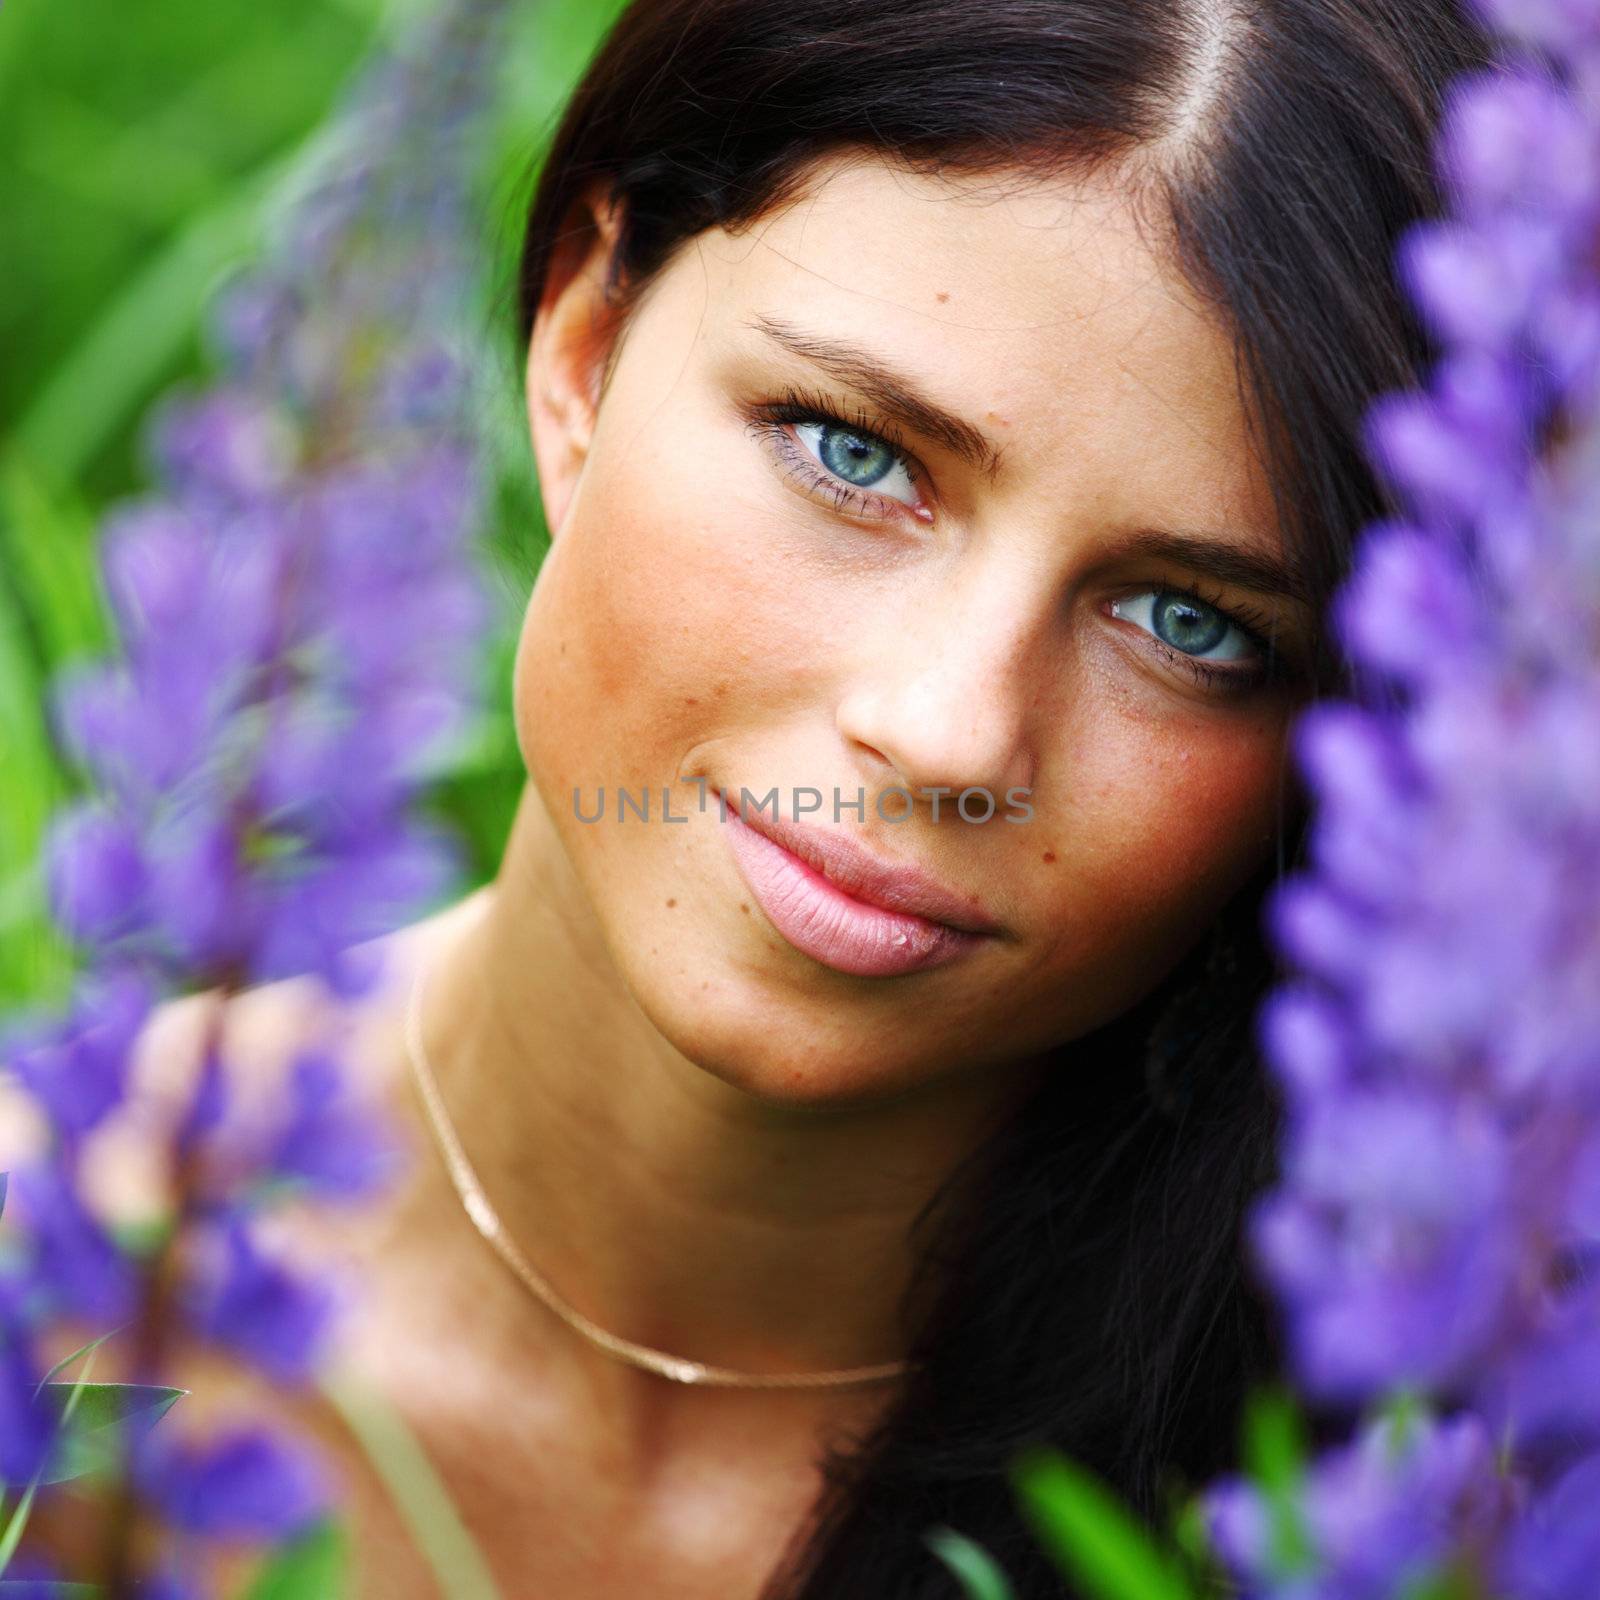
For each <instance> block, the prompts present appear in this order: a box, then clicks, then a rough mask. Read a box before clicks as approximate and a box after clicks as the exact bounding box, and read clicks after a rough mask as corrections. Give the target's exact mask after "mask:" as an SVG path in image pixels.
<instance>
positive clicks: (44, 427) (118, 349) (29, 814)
mask: <svg viewBox="0 0 1600 1600" xmlns="http://www.w3.org/2000/svg"><path fill="white" fill-rule="evenodd" d="M430 3H431V0H235V3H233V4H228V3H226V0H73V3H72V4H71V5H65V6H64V5H61V4H60V3H59V0H0V285H3V291H0V351H3V358H0V1012H4V1011H5V1010H7V1009H9V1008H10V1007H11V1005H12V1004H14V1003H15V1002H17V1001H19V1000H22V999H28V998H33V999H37V998H45V997H48V996H50V995H52V994H53V993H54V992H56V991H57V990H58V989H59V988H60V986H61V985H62V983H63V982H64V981H65V980H66V977H67V976H68V974H69V972H70V965H69V961H68V953H67V951H66V950H65V949H64V948H63V947H62V945H61V943H60V941H59V940H58V939H56V938H55V936H54V935H53V933H52V931H51V928H50V925H49V923H48V920H47V919H46V917H45V916H44V912H43V886H42V883H41V879H40V873H39V870H38V848H39V842H40V837H41V832H42V829H43V827H44V825H45V823H46V821H47V819H48V816H49V813H50V810H51V809H52V807H53V806H54V805H56V804H57V803H58V802H59V801H60V799H61V798H62V797H63V796H64V795H66V794H67V793H68V792H69V791H70V788H71V785H72V777H71V774H70V773H69V772H68V771H67V770H66V769H65V768H64V767H63V765H62V763H61V762H60V760H59V759H58V755H57V752H56V750H55V748H54V746H53V744H52V738H51V731H50V727H49V723H48V717H47V710H46V684H47V681H48V679H49V678H50V676H51V674H52V673H53V672H54V671H55V669H56V668H57V666H58V665H59V664H60V663H61V662H63V661H64V660H67V659H68V658H70V657H72V656H74V655H79V654H82V653H85V652H89V653H99V652H100V651H102V650H103V649H104V648H105V646H106V632H105V625H104V620H103V615H104V614H103V604H102V598H101V594H100V588H99V582H98V577H97V572H96V565H95V544H94V541H95V532H96V528H97V526H98V524H99V521H100V519H101V516H102V514H103V512H104V511H105V509H106V508H107V506H108V505H110V504H111V503H113V502H115V501H116V500H118V499H119V498H122V497H124V496H126V495H129V494H132V493H137V492H140V491H141V490H143V489H144V488H146V487H147V479H146V476H145V472H144V467H143V463H142V460H141V446H140V441H141V423H142V420H143V417H144V413H145V412H146V410H147V408H148V407H149V405H150V403H151V402H152V400H154V399H155V398H156V396H157V395H158V394H160V393H161V392H162V391H163V390H165V389H166V388H167V387H168V386H170V385H171V384H173V383H174V382H177V381H180V380H183V379H186V378H192V377H203V376H204V374H205V373H206V372H207V370H208V368H207V361H206V353H205V349H204V346H203V342H202V339H201V332H200V330H201V317H202V314H203V312H204V309H205V306H206V303H207V301H208V299H209V296H210V293H211V291H212V289H213V288H214V287H215V285H216V284H217V283H218V282H219V281H220V280H221V279H222V278H223V277H225V276H226V275H227V274H228V272H229V271H230V270H233V269H235V268H236V267H237V266H238V265H239V264H241V263H242V262H244V261H247V260H248V259H249V258H250V256H251V254H252V251H253V249H254V248H255V246H256V243H257V241H258V240H259V238H260V226H261V219H262V215H263V211H264V207H265V204H266V202H267V201H268V200H269V198H270V197H271V196H272V194H273V193H274V192H275V190H276V189H278V188H279V187H280V186H281V185H282V184H283V183H284V182H285V180H286V179H287V178H288V177H289V175H291V174H292V173H293V172H294V171H295V168H296V162H297V158H299V157H301V156H302V155H303V152H304V151H305V150H306V149H307V147H308V143H309V141H310V140H311V138H312V137H313V135H314V134H315V133H316V131H317V129H318V128H319V126H320V125H321V124H322V122H323V119H324V118H325V117H326V116H327V115H328V113H329V111H330V110H331V109H332V108H333V107H334V105H335V104H336V102H337V100H338V97H339V94H340V91H341V89H342V88H343V86H344V85H345V84H346V83H347V82H348V81H349V80H350V78H351V76H352V75H353V74H354V73H355V72H357V71H358V70H359V68H360V66H361V63H362V61H363V60H364V58H365V57H366V56H367V54H368V52H369V51H370V50H371V49H372V48H373V47H374V45H375V44H376V43H378V42H379V40H380V39H381V38H382V37H383V36H384V35H385V33H386V32H388V31H391V30H394V29H397V28H402V27H404V25H405V23H406V21H407V19H408V18H410V17H411V16H413V15H414V14H416V13H417V12H418V11H420V10H422V9H425V8H426V7H427V5H428V4H430ZM509 3H510V7H511V12H512V42H511V48H510V49H509V50H508V52H507V55H506V60H505V71H504V74H503V79H502V84H503V87H502V91H501V93H500V95H499V97H498V103H497V104H496V105H494V106H493V107H491V108H489V114H490V140H491V150H492V152H493V154H492V158H491V160H490V161H489V162H488V163H487V164H486V168H485V172H484V177H483V185H484V187H483V195H482V200H483V205H482V211H483V215H484V218H485V231H484V239H483V250H484V274H483V296H482V305H481V308H480V309H481V315H482V317H483V319H484V326H485V330H486V333H487V334H488V336H489V338H490V341H491V344H492V347H493V348H494V349H495V350H496V351H497V352H503V356H504V360H503V365H504V370H503V372H499V373H496V374H493V375H491V382H490V384H489V385H487V387H488V389H489V391H490V393H491V394H495V395H498V396H500V397H501V398H503V400H504V404H503V405H502V406H500V407H499V408H498V409H495V410H494V411H493V414H492V415H488V416H486V417H485V419H484V425H485V427H486V428H488V429H490V430H492V431H493V433H494V435H495V440H496V446H497V452H498V459H499V460H500V461H501V463H502V465H501V488H500V493H499V495H498V497H497V503H496V506H495V509H494V514H493V518H492V526H491V527H490V528H489V529H488V530H487V538H486V549H485V555H486V560H487V562H488V565H489V575H490V581H491V585H492V587H493V589H494V591H495V593H496V595H497V598H498V599H499V600H500V602H501V615H502V624H501V628H500V637H499V638H498V640H497V641H496V643H495V645H494V648H493V649H492V650H491V652H490V658H491V659H490V666H489V671H490V681H489V686H488V693H489V697H490V715H489V716H488V717H487V718H486V719H485V723H484V727H483V731H482V735H481V737H480V738H479V739H478V740H476V741H475V742H474V744H473V747H472V748H471V749H470V750H468V751H467V752H465V754H464V756H463V759H462V761H461V762H460V764H459V766H458V767H457V769H456V770H455V771H454V772H453V773H452V774H451V776H450V777H449V778H448V780H447V781H446V782H445V783H443V784H442V785H441V786H440V790H439V793H438V795H437V797H436V799H435V801H434V804H435V805H436V806H437V807H438V808H439V809H440V810H442V811H443V812H444V813H445V814H446V816H447V817H448V818H449V820H450V821H451V822H453V823H454V824H455V825H456V826H457V828H458V831H459V833H460V834H461V836H462V838H463V839H464V841H465V843H466V846H467V850H468V861H469V873H470V875H471V876H472V878H473V880H474V881H481V880H482V879H483V878H484V877H486V876H487V875H488V874H489V873H490V872H491V871H492V870H493V868H494V865H495V863H496V861H497V859H498V854H499V849H500V844H501V841H502V840H503V838H504V833H505V828H506V825H507V823H508V821H509V817H510V809H511V806H512V804H513V803H514V801H515V798H516V793H517V788H518V785H519V781H520V775H521V764H520V760H519V758H518V755H517V750H516V744H515V740H514V736H513V733H512V729H511V723H510V717H509V693H508V689H509V661H510V648H511V643H512V639H513V631H512V630H513V629H514V627H515V623H516V620H517V617H518V616H519V614H520V611H521V607H522V605H523V602H524V601H525V598H526V594H527V589H528V586H529V584H530V583H531V581H532V578H533V575H534V573H535V571H536V570H537V564H538V560H539V558H540V556H541V555H542V552H543V549H544V544H545V532H544V529H543V527H542V525H541V519H540V515H539V509H538V500H537V492H536V489H535V486H534V480H533V469H532V462H531V458H530V455H529V452H528V450H527V446H526V440H525V437H523V436H522V434H521V430H520V399H519V397H518V395H517V393H516V381H517V374H516V371H515V362H514V360H513V358H512V351H511V347H510V344H509V329H510V320H509V319H510V306H509V300H508V292H509V291H508V285H509V274H510V271H511V266H512V262H513V260H514V253H515V244H516V239H517V235H518V232H519V227H520V220H521V217H520V207H521V206H522V205H523V204H524V203H525V201H526V197H527V193H528V183H529V180H530V178H531V177H532V176H533V174H534V172H535V170H536V164H537V160H538V157H539V154H540V152H541V150H542V147H543V143H544V140H545V138H546V137H547V135H548V133H549V131H550V130H551V127H552V123H553V119H554V117H555V116H556V115H557V114H558V112H559V110H560V107H561V105H562V103H563V101H564V99H565V96H566V94H567V92H568V91H569V89H570V87H571V85H572V84H573V82H574V81H575V80H576V78H577V76H578V74H579V72H580V71H581V69H582V67H583V64H584V62H585V61H586V60H587V59H588V57H589V55H590V54H591V53H592V51H593V49H594V47H595V46H596V44H597V43H598V41H599V39H600V37H601V36H602V35H603V33H604V31H605V29H606V27H607V26H608V25H609V23H610V21H611V19H612V18H613V16H614V15H615V13H616V11H617V10H618V9H620V4H619V0H509ZM501 713H503V714H501Z"/></svg>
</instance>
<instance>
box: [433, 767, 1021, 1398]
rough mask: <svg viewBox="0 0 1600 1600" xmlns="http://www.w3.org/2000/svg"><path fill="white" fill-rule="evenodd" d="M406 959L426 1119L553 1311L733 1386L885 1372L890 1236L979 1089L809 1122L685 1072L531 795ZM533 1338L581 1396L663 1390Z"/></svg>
mask: <svg viewBox="0 0 1600 1600" xmlns="http://www.w3.org/2000/svg"><path fill="white" fill-rule="evenodd" d="M427 960H428V970H427V985H426V990H425V1002H426V1003H425V1009H424V1012H423V1014H422V1015H421V1017H420V1033H421V1037H422V1040H423V1043H424V1046H425V1050H426V1054H427V1058H428V1060H429V1062H430V1064H431V1066H432V1070H433V1073H434V1075H435V1078H436V1080H437V1083H438V1087H439V1091H440V1095H441V1098H442V1102H443V1105H444V1107H445V1108H446V1112H447V1115H448V1117H449V1119H450V1121H451V1123H452V1124H453V1125H454V1128H455V1131H456V1134H457V1136H458V1138H459V1140H460V1142H461V1145H462V1147H463V1149H464V1151H465V1153H466V1155H467V1157H468V1159H469V1160H470V1162H471V1163H472V1166H473V1168H474V1169H475V1171H476V1174H477V1177H478V1179H479V1181H480V1182H481V1184H482V1186H483V1188H484V1190H485V1192H486V1193H487V1195H488V1197H489V1199H490V1202H491V1204H492V1205H493V1207H494V1209H495V1211H496V1212H497V1213H498V1215H499V1217H500V1220H501V1223H502V1224H503V1226H504V1228H505V1230H506V1232H507V1233H508V1234H509V1235H510V1237H511V1238H512V1239H513V1240H514V1241H515V1243H516V1245H517V1247H518V1249H519V1250H520V1251H521V1253H522V1254H523V1255H524V1256H525V1257H526V1258H527V1260H528V1261H529V1262H530V1263H531V1264H532V1266H533V1267H534V1268H535V1270H536V1271H537V1272H538V1273H539V1274H540V1275H541V1276H542V1277H543V1278H544V1279H545V1280H546V1281H547V1282H548V1283H549V1284H550V1285H551V1286H552V1287H553V1289H554V1290H555V1292H556V1293H557V1294H558V1295H559V1296H560V1297H561V1298H562V1299H563V1300H565V1301H566V1302H567V1303H568V1304H569V1305H570V1306H572V1307H573V1308H575V1309H576V1310H577V1311H579V1312H581V1313H582V1314H583V1315H584V1316H586V1317H588V1318H590V1319H591V1320H592V1321H593V1322H595V1323H597V1324H598V1325H599V1326H600V1327H602V1328H604V1329H605V1330H606V1331H607V1332H609V1333H612V1334H615V1335H617V1336H619V1337H621V1338H624V1339H629V1340H633V1341H635V1342H637V1343H640V1344H643V1345H647V1346H650V1347H652V1348H654V1349H656V1350H660V1351H663V1352H666V1353H668V1354H670V1355H672V1356H675V1357H681V1358H686V1359H689V1360H693V1361H698V1362H703V1363H706V1364H709V1365H715V1366H722V1367H730V1368H735V1369H738V1370H740V1371H743V1372H747V1373H751V1374H778V1373H808V1372H818V1371H831V1370H835V1369H842V1368H852V1367H864V1366H871V1365H877V1364H880V1363H885V1362H892V1361H898V1360H901V1359H903V1358H904V1356H905V1354H906V1341H907V1330H906V1328H905V1327H904V1326H903V1325H902V1301H903V1299H904V1296H905V1293H906V1290H907V1287H908V1285H909V1283H910V1280H911V1275H912V1272H913V1269H914V1266H915V1262H914V1258H913V1252H912V1242H911V1240H910V1238H909V1236H908V1235H909V1230H910V1227H911V1224H912V1222H913V1219H914V1218H915V1217H916V1215H917V1213H918V1212H919V1211H920V1210H921V1209H922V1207H923V1206H924V1205H925V1204H926V1203H927V1202H928V1200H929V1199H930V1198H931V1197H932V1196H933V1194H934V1193H935V1191H936V1190H937V1189H938V1187H939V1185H940V1184H941V1183H942V1182H943V1180H944V1179H945V1178H946V1177H947V1176H948V1174H949V1173H950V1171H951V1170H952V1168H953V1166H954V1165H955V1164H956V1163H957V1162H958V1161H959V1160H960V1159H961V1158H962V1157H963V1156H964V1155H966V1154H967V1153H968V1152H969V1151H970V1150H971V1149H972V1147H973V1145H974V1143H975V1142H977V1140H979V1139H980V1138H981V1137H982V1136H983V1134H984V1133H985V1132H986V1131H987V1129H988V1128H989V1127H990V1126H992V1122H993V1118H994V1116H995V1114H996V1113H997V1111H999V1110H1000V1109H1002V1105H1001V1104H1000V1102H999V1100H998V1098H997V1092H996V1087H995V1086H994V1084H993V1083H992V1081H991V1083H990V1084H988V1085H987V1086H986V1085H983V1084H960V1083H956V1084H952V1083H948V1082H946V1083H942V1084H941V1085H940V1086H938V1087H937V1088H936V1089H930V1090H929V1091H928V1092H927V1093H925V1094H921V1095H903V1096H901V1097H899V1098H897V1099H896V1100H894V1101H892V1102H887V1103H878V1104H874V1105H867V1106H852V1107H848V1108H839V1109H827V1110H820V1111H819V1110H817V1109H815V1108H795V1107H792V1106H778V1105H773V1104H770V1103H767V1102H764V1101H762V1100H760V1099H757V1098H756V1097H754V1096H753V1095H751V1094H749V1093H748V1092H746V1091H745V1090H743V1089H740V1088H738V1087H736V1086H734V1085H733V1084H730V1083H728V1082H726V1081H724V1080H723V1079H722V1078H720V1077H718V1076H716V1075H715V1074H714V1073H713V1072H712V1071H709V1070H707V1069H706V1068H704V1067H702V1066H700V1065H697V1064H696V1063H695V1062H693V1061H691V1060H689V1059H688V1058H687V1057H686V1056H684V1055H683V1054H682V1053H680V1052H679V1051H678V1050H676V1049H675V1048H674V1047H673V1045H672V1044H671V1043H670V1041H669V1040H668V1039H666V1038H665V1037H664V1036H663V1035H662V1033H661V1032H660V1031H659V1030H657V1029H656V1028H655V1027H654V1025H653V1024H652V1023H651V1022H650V1020H649V1018H648V1017H646V1016H645V1014H644V1013H643V1011H642V1010H641V1009H640V1007H639V1006H638V1004H637V1003H636V1001H634V999H633V998H632V995H631V993H630V991H629V990H628V988H627V985H626V983H625V981H624V979H623V977H622V975H621V974H620V973H619V971H618V970H617V968H616V966H615V964H614V963H613V961H612V959H611V957H610V955H609V953H608V950H607V946H606V943H605V940H604V938H603V937H602V934H601V930H600V928H599V926H598V925H597V924H596V922H595V919H594V917H593V914H592V912H591V911H590V909H589V902H588V900H587V897H586V896H585V894H584V892H583V889H582V886H581V885H580V884H579V883H578V882H577V881H576V879H575V878H574V876H573V874H572V871H571V868H570V864H569V863H568V860H567V858H566V855H565V853H564V851H563V850H562V848H561V845H560V843H559V840H558V838H557V837H556V835H555V832H554V830H553V828H552V827H551V825H550V821H549V818H548V816H547V814H546V813H545V811H544V809H543V807H542V805H541V804H540V802H539V800H538V797H537V794H536V792H535V791H534V790H533V789H532V786H531V785H530V786H529V787H528V789H527V790H526V791H525V793H524V799H523V804H522V806H521V808H520V810H519V814H518V818H517V822H516V826H515V828H514V830H513V834H512V839H511V841H510V844H509V846H508V849H507V852H506V856H505V859H504V863H503V865H502V869H501V872H500V875H499V878H498V880H497V882H496V883H495V884H494V885H493V886H492V887H491V888H489V889H487V890H485V891H482V892H481V893H480V894H479V895H477V896H474V897H473V899H472V901H471V902H470V903H469V905H468V906H467V907H463V909H462V914H461V915H460V916H459V917H451V918H448V919H446V921H445V924H444V928H443V930H442V932H441V936H440V938H439V939H438V940H437V941H436V942H435V943H434V944H433V946H432V948H431V950H430V952H429V955H428V957H427ZM1007 1081H1010V1080H1007ZM1007 1103H1009V1101H1007ZM439 1181H440V1182H441V1183H442V1182H443V1181H444V1180H443V1178H442V1176H441V1177H440V1179H439ZM457 1220H458V1219H457ZM485 1254H487V1247H486V1248H485ZM508 1276H509V1275H508ZM530 1304H531V1297H530ZM529 1315H530V1316H532V1315H534V1312H532V1311H530V1313H529ZM541 1325H542V1327H543V1330H544V1336H545V1337H548V1338H549V1339H551V1340H554V1341H559V1342H560V1343H561V1344H563V1345H566V1346H568V1347H569V1353H570V1354H571V1356H572V1357H573V1358H574V1359H577V1360H579V1361H581V1362H583V1363H584V1364H585V1365H587V1366H588V1367H589V1368H590V1369H591V1371H592V1373H593V1376H594V1377H595V1380H596V1381H597V1382H600V1383H608V1384H615V1385H624V1386H625V1385H628V1384H630V1383H631V1384H637V1382H638V1380H640V1379H644V1380H646V1381H647V1382H648V1383H652V1384H656V1385H659V1384H660V1383H661V1382H662V1381H663V1380H661V1379H660V1378H658V1377H655V1376H654V1375H651V1374H645V1373H640V1372H633V1373H632V1374H627V1373H625V1372H623V1371H619V1370H618V1363H616V1362H615V1361H614V1360H613V1358H611V1357H608V1356H606V1355H605V1354H604V1353H603V1352H601V1351H598V1350H593V1349H588V1350H584V1349H579V1348H577V1346H579V1345H580V1344H581V1341H580V1340H579V1338H578V1336H577V1335H576V1334H575V1333H574V1332H573V1331H572V1330H571V1329H570V1328H567V1327H566V1326H565V1325H563V1324H560V1323H559V1322H558V1321H557V1319H556V1318H555V1317H554V1316H553V1315H551V1314H550V1313H548V1312H547V1311H546V1312H545V1313H544V1315H543V1318H542V1323H541ZM674 1387H676V1386H674ZM875 1387H879V1388H881V1387H882V1386H881V1385H878V1386H875Z"/></svg>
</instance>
